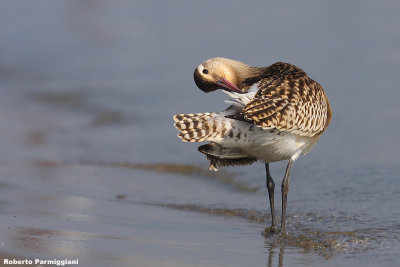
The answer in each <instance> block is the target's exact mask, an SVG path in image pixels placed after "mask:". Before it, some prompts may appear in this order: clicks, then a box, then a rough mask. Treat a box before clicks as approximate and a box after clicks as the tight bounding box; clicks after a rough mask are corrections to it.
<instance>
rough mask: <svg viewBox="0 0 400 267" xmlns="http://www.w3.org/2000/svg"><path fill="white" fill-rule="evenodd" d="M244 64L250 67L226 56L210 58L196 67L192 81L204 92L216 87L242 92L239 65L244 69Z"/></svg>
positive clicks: (213, 89)
mask: <svg viewBox="0 0 400 267" xmlns="http://www.w3.org/2000/svg"><path fill="white" fill-rule="evenodd" d="M245 66H247V67H250V66H248V65H246V64H244V63H242V62H239V61H235V60H231V59H227V58H221V57H217V58H211V59H208V60H206V61H204V62H203V63H201V64H200V65H198V66H197V67H196V69H195V70H194V75H193V76H194V81H195V83H196V85H197V87H199V88H200V89H201V90H202V91H204V92H206V93H208V92H211V91H215V90H217V89H223V90H227V91H233V92H237V93H243V92H242V90H241V89H240V85H241V81H240V77H241V76H240V72H241V68H240V67H242V69H245ZM250 68H251V67H250Z"/></svg>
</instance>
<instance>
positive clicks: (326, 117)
mask: <svg viewBox="0 0 400 267" xmlns="http://www.w3.org/2000/svg"><path fill="white" fill-rule="evenodd" d="M246 82H247V84H249V85H251V83H254V82H256V83H257V86H258V88H259V90H258V92H257V94H256V95H255V97H254V99H253V100H252V101H250V102H249V103H248V104H247V105H246V106H245V107H244V108H243V110H242V112H241V113H242V114H243V115H244V118H245V119H247V120H249V121H253V122H254V123H255V124H256V125H257V126H259V127H262V128H264V129H278V130H280V131H285V132H290V133H294V134H297V135H300V136H309V137H312V136H314V135H317V134H320V133H322V132H323V131H324V130H325V129H326V128H327V126H328V124H329V122H330V119H331V113H330V107H329V102H328V100H327V98H326V96H325V93H324V90H323V89H322V86H321V85H320V84H319V83H317V82H316V81H314V80H312V79H311V78H310V77H308V76H307V74H306V73H305V72H304V71H302V70H301V69H299V68H297V67H296V66H294V65H291V64H288V63H282V62H278V63H275V64H273V65H271V66H270V67H268V68H267V69H266V71H265V73H264V74H262V75H261V76H258V77H251V78H248V79H247V80H246Z"/></svg>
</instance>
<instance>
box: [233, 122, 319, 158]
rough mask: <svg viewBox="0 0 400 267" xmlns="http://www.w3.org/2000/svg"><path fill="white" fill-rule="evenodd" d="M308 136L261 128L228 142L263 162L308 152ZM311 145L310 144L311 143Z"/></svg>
mask: <svg viewBox="0 0 400 267" xmlns="http://www.w3.org/2000/svg"><path fill="white" fill-rule="evenodd" d="M310 141H311V140H310V138H309V137H302V136H298V135H295V134H291V133H285V132H279V131H277V130H275V131H273V130H263V129H260V128H258V129H257V130H256V131H253V132H247V138H241V139H240V140H237V139H236V140H235V143H234V144H233V143H231V142H229V143H230V144H229V146H230V147H233V146H234V147H239V148H240V149H242V150H243V151H244V152H245V153H246V154H247V155H249V156H250V157H254V158H257V159H259V160H262V161H265V162H274V161H281V160H288V159H290V158H291V157H292V156H294V155H300V154H302V153H305V152H308V150H309V149H310V148H311V147H310ZM311 146H312V144H311Z"/></svg>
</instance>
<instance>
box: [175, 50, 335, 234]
mask: <svg viewBox="0 0 400 267" xmlns="http://www.w3.org/2000/svg"><path fill="white" fill-rule="evenodd" d="M194 80H195V83H196V85H197V86H198V87H199V88H200V89H201V90H203V91H204V92H211V91H214V90H217V89H223V90H225V91H224V92H226V93H227V94H228V95H229V96H230V97H231V98H232V99H233V101H229V102H230V103H231V104H232V105H231V106H230V107H228V109H226V110H225V111H222V112H211V113H197V114H179V115H175V116H174V120H175V127H176V128H177V129H178V130H179V131H180V133H179V134H178V136H179V137H180V138H181V139H182V141H185V142H202V141H209V142H210V143H209V144H206V145H203V146H200V147H199V151H200V152H201V153H204V154H206V155H207V159H208V160H209V162H210V169H212V170H217V168H218V167H224V166H234V165H248V164H252V163H253V162H255V161H256V160H262V161H264V162H265V167H266V173H267V188H268V193H269V199H270V206H271V215H272V226H271V227H270V228H268V229H266V232H270V231H271V232H275V231H276V219H275V209H274V188H275V184H274V181H273V179H272V177H271V175H270V173H269V163H270V162H275V161H281V160H288V166H287V169H286V173H285V177H284V179H283V181H282V220H281V230H282V231H283V232H285V215H286V202H287V193H288V190H289V180H290V170H291V167H292V164H293V162H294V161H295V160H296V159H297V158H298V157H299V156H300V155H302V154H306V153H307V152H309V151H310V150H311V148H312V147H313V145H314V144H315V143H316V142H317V141H318V139H319V137H320V136H321V135H322V133H323V132H324V131H325V130H326V129H327V127H328V126H329V123H330V121H331V119H332V112H331V108H330V104H329V101H328V98H327V96H326V94H325V92H324V90H323V88H322V86H321V85H320V84H319V83H317V82H316V81H314V80H313V79H311V78H310V77H308V76H307V74H306V73H305V72H304V71H303V70H301V69H300V68H298V67H296V66H294V65H292V64H288V63H283V62H277V63H275V64H272V65H271V66H269V67H263V68H258V67H252V66H249V65H247V64H245V63H243V62H239V61H235V60H231V59H226V58H212V59H209V60H206V61H205V62H203V63H202V64H200V65H199V66H198V67H197V68H196V69H195V72H194Z"/></svg>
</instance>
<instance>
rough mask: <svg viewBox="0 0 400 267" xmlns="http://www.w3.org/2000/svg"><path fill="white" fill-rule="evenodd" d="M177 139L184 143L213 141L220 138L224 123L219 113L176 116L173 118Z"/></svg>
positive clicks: (222, 133) (224, 127)
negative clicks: (177, 131)
mask: <svg viewBox="0 0 400 267" xmlns="http://www.w3.org/2000/svg"><path fill="white" fill-rule="evenodd" d="M173 118H174V121H175V124H174V126H175V128H176V129H178V130H179V131H180V133H179V134H178V137H179V138H180V139H182V141H184V142H203V141H213V140H215V139H218V138H222V137H223V135H224V129H225V131H226V125H225V124H226V122H224V120H223V119H224V117H223V116H222V117H221V114H219V113H196V114H178V115H175V116H174V117H173Z"/></svg>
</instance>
